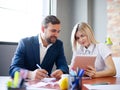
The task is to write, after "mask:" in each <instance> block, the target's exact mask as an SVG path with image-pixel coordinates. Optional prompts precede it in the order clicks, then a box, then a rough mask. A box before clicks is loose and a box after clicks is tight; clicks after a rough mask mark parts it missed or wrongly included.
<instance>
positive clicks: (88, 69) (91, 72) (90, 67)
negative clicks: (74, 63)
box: [85, 66, 96, 78]
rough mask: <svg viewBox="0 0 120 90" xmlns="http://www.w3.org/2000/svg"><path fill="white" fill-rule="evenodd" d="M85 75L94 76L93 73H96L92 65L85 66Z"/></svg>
mask: <svg viewBox="0 0 120 90" xmlns="http://www.w3.org/2000/svg"><path fill="white" fill-rule="evenodd" d="M85 75H87V76H89V77H91V78H95V75H96V70H95V68H93V67H92V66H87V68H86V70H85Z"/></svg>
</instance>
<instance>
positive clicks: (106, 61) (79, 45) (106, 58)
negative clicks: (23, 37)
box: [71, 22, 116, 78]
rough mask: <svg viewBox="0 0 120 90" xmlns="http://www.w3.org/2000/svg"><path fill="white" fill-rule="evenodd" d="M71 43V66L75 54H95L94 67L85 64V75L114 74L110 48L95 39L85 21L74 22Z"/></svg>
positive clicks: (94, 76)
mask: <svg viewBox="0 0 120 90" xmlns="http://www.w3.org/2000/svg"><path fill="white" fill-rule="evenodd" d="M71 44H72V50H73V57H72V61H71V66H72V64H73V62H74V57H75V56H76V55H88V54H90V55H96V61H95V68H94V67H91V66H87V68H86V70H85V75H87V76H90V77H92V78H97V77H105V76H114V75H116V69H115V66H114V63H113V60H112V53H111V51H110V49H109V48H108V47H107V46H106V45H104V44H103V43H98V42H97V41H96V39H95V37H94V34H93V30H92V28H91V27H90V25H88V24H87V23H85V22H82V23H79V24H76V25H75V27H74V28H73V31H72V34H71Z"/></svg>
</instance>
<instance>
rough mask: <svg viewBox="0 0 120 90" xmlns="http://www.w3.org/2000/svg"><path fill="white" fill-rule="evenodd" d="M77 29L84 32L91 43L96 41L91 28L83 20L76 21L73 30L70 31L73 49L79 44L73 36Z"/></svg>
mask: <svg viewBox="0 0 120 90" xmlns="http://www.w3.org/2000/svg"><path fill="white" fill-rule="evenodd" d="M77 31H80V32H82V33H84V34H85V35H86V36H87V37H88V40H89V42H90V43H93V44H96V43H98V42H97V41H96V39H95V37H94V34H93V30H92V28H91V27H90V25H88V24H87V23H85V22H82V23H78V24H76V25H75V26H74V28H73V31H72V33H71V45H72V50H73V51H76V50H77V48H78V46H80V45H79V44H78V42H77V40H76V38H75V35H76V32H77Z"/></svg>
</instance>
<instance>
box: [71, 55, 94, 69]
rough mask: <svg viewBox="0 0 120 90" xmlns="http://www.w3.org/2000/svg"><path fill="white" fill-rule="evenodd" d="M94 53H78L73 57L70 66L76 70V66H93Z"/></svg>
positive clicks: (82, 67) (84, 67)
mask: <svg viewBox="0 0 120 90" xmlns="http://www.w3.org/2000/svg"><path fill="white" fill-rule="evenodd" d="M95 60H96V55H79V56H76V57H75V58H74V61H73V62H72V65H71V67H72V68H73V69H74V70H76V69H77V67H78V68H81V69H86V67H87V66H92V67H94V64H95Z"/></svg>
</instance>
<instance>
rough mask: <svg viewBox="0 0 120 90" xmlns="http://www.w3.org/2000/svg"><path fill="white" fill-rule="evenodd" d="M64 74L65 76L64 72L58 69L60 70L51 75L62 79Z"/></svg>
mask: <svg viewBox="0 0 120 90" xmlns="http://www.w3.org/2000/svg"><path fill="white" fill-rule="evenodd" d="M62 74H63V72H62V70H60V69H58V70H55V71H54V72H53V73H52V74H51V77H55V78H56V79H60V78H61V75H62Z"/></svg>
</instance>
